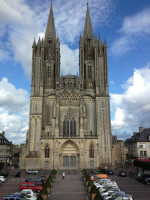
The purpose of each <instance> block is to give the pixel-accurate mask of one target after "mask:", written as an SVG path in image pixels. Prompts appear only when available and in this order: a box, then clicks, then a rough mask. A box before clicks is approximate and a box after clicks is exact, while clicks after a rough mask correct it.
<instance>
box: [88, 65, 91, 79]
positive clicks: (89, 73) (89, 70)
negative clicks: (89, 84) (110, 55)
mask: <svg viewBox="0 0 150 200" xmlns="http://www.w3.org/2000/svg"><path fill="white" fill-rule="evenodd" d="M88 78H89V79H90V80H91V79H92V67H91V66H88Z"/></svg>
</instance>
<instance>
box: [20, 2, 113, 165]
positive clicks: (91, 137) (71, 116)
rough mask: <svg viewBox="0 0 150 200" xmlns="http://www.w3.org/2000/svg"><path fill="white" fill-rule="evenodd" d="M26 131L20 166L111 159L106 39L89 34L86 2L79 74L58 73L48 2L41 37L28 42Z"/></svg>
mask: <svg viewBox="0 0 150 200" xmlns="http://www.w3.org/2000/svg"><path fill="white" fill-rule="evenodd" d="M32 48H33V54H32V83H31V97H30V115H29V131H28V133H27V139H26V145H25V146H24V147H23V148H22V153H21V156H20V168H21V169H29V168H36V169H52V168H55V169H82V168H98V167H99V166H100V167H104V166H111V165H112V134H111V124H110V102H109V91H108V69H107V44H106V41H105V42H104V43H102V42H101V40H100V38H99V39H97V38H96V37H94V34H93V29H92V24H91V19H90V14H89V8H88V4H87V12H86V19H85V24H84V33H83V36H80V39H79V77H78V76H75V75H72V74H70V73H69V74H68V75H66V76H61V77H60V42H59V38H58V37H56V30H55V23H54V17H53V9H52V5H51V8H50V14H49V18H48V23H47V28H46V33H45V38H44V39H40V38H39V41H38V42H37V43H36V42H35V40H34V42H33V46H32Z"/></svg>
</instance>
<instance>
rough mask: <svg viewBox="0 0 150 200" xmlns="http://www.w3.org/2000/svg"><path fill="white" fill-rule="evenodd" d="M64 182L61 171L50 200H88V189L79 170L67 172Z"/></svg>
mask: <svg viewBox="0 0 150 200" xmlns="http://www.w3.org/2000/svg"><path fill="white" fill-rule="evenodd" d="M64 172H65V179H64V180H62V171H59V173H58V175H57V178H56V181H55V184H54V188H52V193H51V194H50V197H49V200H60V199H61V200H88V198H87V189H86V187H85V186H84V182H83V178H82V175H81V173H80V171H78V170H72V171H69V170H66V171H64Z"/></svg>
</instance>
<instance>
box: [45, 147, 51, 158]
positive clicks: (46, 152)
mask: <svg viewBox="0 0 150 200" xmlns="http://www.w3.org/2000/svg"><path fill="white" fill-rule="evenodd" d="M49 153H50V150H49V147H48V146H47V147H45V158H49Z"/></svg>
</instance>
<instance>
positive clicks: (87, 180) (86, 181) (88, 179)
mask: <svg viewBox="0 0 150 200" xmlns="http://www.w3.org/2000/svg"><path fill="white" fill-rule="evenodd" d="M90 180H91V178H90V176H89V175H87V177H86V180H85V186H86V187H88V183H89V181H90Z"/></svg>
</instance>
